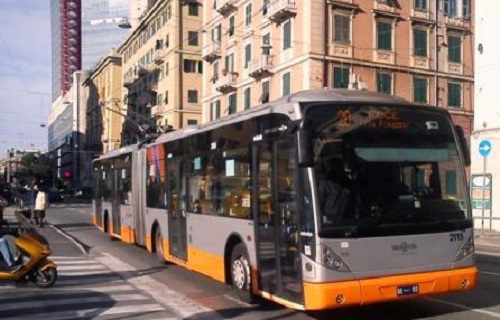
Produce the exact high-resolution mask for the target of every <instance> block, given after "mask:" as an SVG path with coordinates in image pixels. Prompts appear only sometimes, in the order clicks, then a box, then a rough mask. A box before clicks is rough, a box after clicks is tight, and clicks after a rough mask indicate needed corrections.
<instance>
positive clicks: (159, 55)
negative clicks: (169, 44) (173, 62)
mask: <svg viewBox="0 0 500 320" xmlns="http://www.w3.org/2000/svg"><path fill="white" fill-rule="evenodd" d="M166 55H167V50H166V49H165V48H163V49H157V50H156V51H155V52H154V54H153V61H154V62H155V63H156V64H157V65H160V64H162V63H163V62H165V60H164V59H165V56H166Z"/></svg>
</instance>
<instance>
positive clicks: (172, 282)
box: [47, 204, 500, 320]
mask: <svg viewBox="0 0 500 320" xmlns="http://www.w3.org/2000/svg"><path fill="white" fill-rule="evenodd" d="M90 213H91V208H90V205H82V204H75V205H61V206H53V207H51V208H50V209H49V211H48V213H47V220H48V222H49V223H51V224H53V225H54V226H56V227H57V228H59V229H61V230H63V231H64V232H65V233H68V234H70V235H71V236H73V237H75V238H76V239H78V241H79V242H81V243H83V244H84V245H85V249H86V250H87V251H88V252H89V256H90V257H91V258H98V257H101V259H102V257H103V256H104V257H107V255H111V257H112V258H113V259H115V260H116V261H117V262H118V265H119V264H120V263H122V262H126V264H127V268H129V270H128V272H134V274H136V275H137V274H139V275H148V277H149V278H150V279H151V280H152V281H153V282H155V283H159V284H162V285H164V286H165V287H167V288H169V290H172V292H170V294H171V296H172V297H180V301H177V302H176V304H175V305H172V303H171V302H170V301H167V302H166V303H170V305H169V307H171V308H173V309H174V310H176V311H177V312H178V313H180V314H181V315H182V318H183V319H341V320H358V319H370V320H373V319H401V320H413V319H446V320H450V319H453V320H455V319H457V320H465V319H467V320H469V319H475V320H481V319H498V318H500V296H499V293H500V250H499V249H498V248H495V247H491V246H489V247H481V252H482V253H484V254H481V255H477V264H478V268H479V270H480V275H479V280H478V285H477V287H476V289H475V290H473V291H470V292H465V293H455V294H449V295H446V296H438V297H429V298H423V299H419V300H407V301H399V302H391V303H385V304H378V305H372V306H366V307H357V308H348V309H342V310H333V311H325V312H315V313H305V312H300V311H295V310H290V309H286V308H284V307H281V306H279V305H276V304H274V303H272V302H269V301H259V302H258V303H257V304H254V305H247V304H244V303H241V302H239V301H237V300H235V299H234V298H232V295H231V289H230V288H229V287H228V286H226V285H223V284H220V283H218V282H216V281H214V280H212V279H210V278H207V277H205V276H203V275H200V274H197V273H194V272H191V271H187V270H185V269H183V268H180V267H178V266H176V265H171V264H162V263H160V262H158V261H157V260H156V257H155V256H154V255H153V254H150V253H148V252H147V251H146V250H145V249H144V248H141V247H138V246H132V245H127V244H124V243H121V242H120V241H111V240H110V238H109V236H108V235H106V234H103V233H102V232H100V231H99V230H97V229H96V228H95V227H94V226H92V225H91V223H90ZM75 250H78V249H77V248H76V247H75ZM144 290H145V291H148V290H149V289H148V287H147V286H145V287H144ZM149 294H150V295H152V296H155V294H156V295H157V294H158V292H154V290H153V291H152V292H149ZM183 308H191V309H190V310H187V309H186V310H184V309H183Z"/></svg>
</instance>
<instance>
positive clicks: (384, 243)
mask: <svg viewBox="0 0 500 320" xmlns="http://www.w3.org/2000/svg"><path fill="white" fill-rule="evenodd" d="M467 154H468V153H467V148H466V143H465V139H464V134H463V131H462V130H460V128H459V127H457V126H454V125H453V123H452V120H451V117H450V115H449V114H448V112H447V111H446V110H444V109H440V108H434V107H423V106H416V105H413V104H411V103H408V102H407V101H405V100H403V99H399V98H396V97H393V96H389V95H381V94H378V93H373V92H360V91H348V90H317V91H316V90H315V91H303V92H299V93H295V94H292V95H289V96H287V97H284V98H282V99H280V100H277V101H273V102H270V103H266V104H264V105H261V106H257V107H255V108H252V109H249V110H245V111H242V112H239V113H235V114H232V115H229V116H227V117H224V118H223V119H219V120H216V121H214V122H211V123H207V124H203V125H196V126H189V127H186V128H183V129H180V130H178V131H172V132H168V133H165V134H162V135H160V136H159V137H158V138H157V139H156V140H155V141H154V142H149V143H146V144H142V145H139V144H137V145H131V146H127V147H124V148H122V149H119V150H116V151H113V152H110V153H109V154H106V155H103V156H101V157H100V158H99V159H96V160H95V162H94V164H93V166H94V181H95V188H94V194H95V197H94V201H93V204H94V215H93V223H94V224H95V225H97V226H98V227H99V228H100V229H102V230H103V231H104V232H107V233H109V234H110V235H111V236H112V237H116V238H119V239H121V240H122V241H124V242H126V243H130V244H136V245H139V246H144V247H145V248H146V249H147V250H148V251H150V252H153V253H156V255H157V256H158V258H159V259H160V260H162V261H164V260H166V261H169V262H172V263H176V264H178V265H181V266H183V267H185V268H188V269H190V270H193V271H196V272H199V273H202V274H205V275H207V276H209V277H212V278H213V279H215V280H217V281H220V282H224V283H229V284H232V286H233V287H234V290H235V292H236V294H237V295H238V297H239V298H241V299H242V300H245V301H248V300H251V299H252V297H255V296H261V297H264V298H267V299H270V300H273V301H276V302H278V303H281V304H283V305H285V306H288V307H291V308H296V309H301V310H321V309H329V308H337V307H342V306H352V305H362V304H369V303H377V302H384V301H390V300H399V299H408V298H414V297H421V296H428V295H432V294H443V293H448V292H453V291H464V290H468V289H470V288H472V287H473V286H474V284H475V282H476V274H477V269H476V268H475V266H474V243H473V239H474V237H473V223H472V214H471V206H470V200H469V196H468V192H467V185H466V177H465V169H464V168H465V165H466V164H467V161H468V160H467V159H468V156H467Z"/></svg>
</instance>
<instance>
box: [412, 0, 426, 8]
mask: <svg viewBox="0 0 500 320" xmlns="http://www.w3.org/2000/svg"><path fill="white" fill-rule="evenodd" d="M413 7H414V8H415V9H417V10H427V0H414V2H413Z"/></svg>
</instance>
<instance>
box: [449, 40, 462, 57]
mask: <svg viewBox="0 0 500 320" xmlns="http://www.w3.org/2000/svg"><path fill="white" fill-rule="evenodd" d="M448 62H456V63H461V62H462V38H461V37H459V36H452V35H448Z"/></svg>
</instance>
